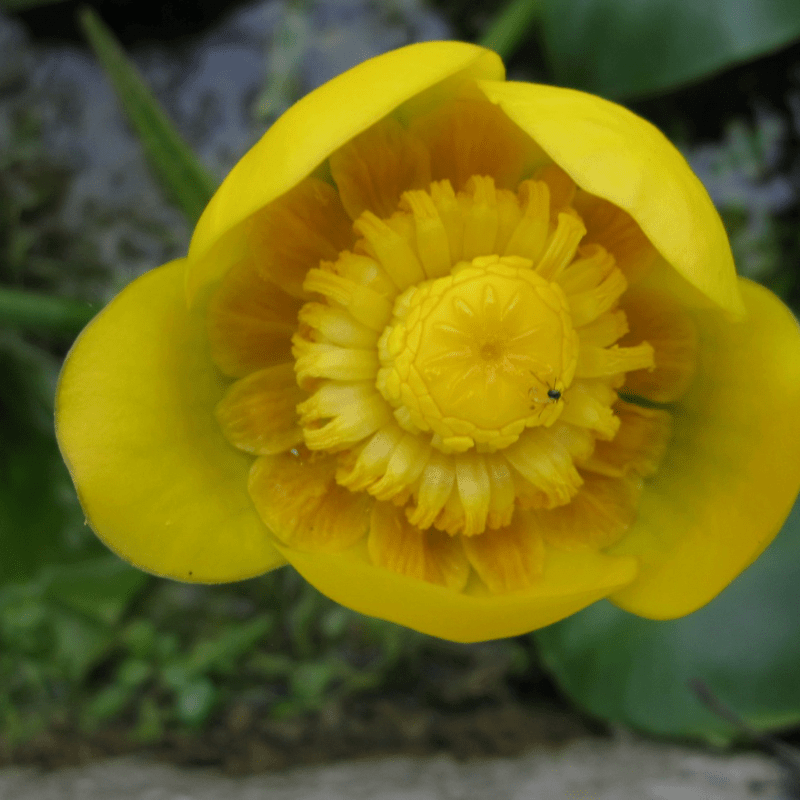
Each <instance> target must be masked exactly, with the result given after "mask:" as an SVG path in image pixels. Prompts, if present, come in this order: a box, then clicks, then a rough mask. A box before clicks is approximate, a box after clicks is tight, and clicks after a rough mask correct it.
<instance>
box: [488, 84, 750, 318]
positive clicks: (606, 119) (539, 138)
mask: <svg viewBox="0 0 800 800" xmlns="http://www.w3.org/2000/svg"><path fill="white" fill-rule="evenodd" d="M478 85H479V86H480V88H481V90H482V91H483V93H484V94H485V95H486V97H488V98H489V100H491V101H492V102H493V103H498V104H499V105H500V108H502V109H503V111H504V112H505V113H506V114H507V115H508V116H509V118H510V119H512V120H513V121H514V122H516V123H517V125H519V126H520V128H522V129H523V130H524V131H525V132H526V133H527V134H528V135H530V136H531V137H532V138H533V139H534V140H535V141H536V142H537V144H539V146H540V147H541V148H542V149H543V150H544V151H545V152H546V153H547V154H548V155H549V156H550V158H552V159H553V161H555V162H556V164H558V165H559V166H560V167H561V168H562V169H563V170H564V171H565V172H566V173H567V174H568V175H569V176H570V177H571V178H572V179H573V180H574V181H575V183H577V184H578V186H580V187H581V188H582V189H584V190H585V191H587V192H590V193H591V194H593V195H596V196H598V197H602V198H603V199H605V200H609V201H610V202H612V203H613V204H614V205H615V206H618V207H619V208H621V209H623V210H624V211H626V212H627V213H628V214H630V215H631V216H632V217H633V219H634V220H636V222H637V223H638V224H639V226H640V227H641V229H642V230H643V231H644V233H645V235H646V236H647V238H648V239H650V241H651V242H652V243H653V245H654V246H655V248H656V249H657V250H658V251H659V252H660V253H661V255H662V256H663V257H664V258H665V259H666V260H667V262H668V263H669V264H671V265H672V266H673V267H674V268H675V269H676V270H677V271H678V273H680V274H681V275H683V277H684V278H686V279H687V280H688V281H689V283H691V284H692V285H693V286H694V287H696V288H697V289H699V290H700V291H701V292H702V293H703V294H704V295H705V296H706V297H708V298H709V299H710V300H712V301H713V302H714V303H716V304H717V305H718V306H720V307H721V308H723V309H725V310H726V311H729V312H731V313H732V314H734V315H736V316H741V315H742V314H743V312H744V307H743V305H742V300H741V297H740V295H739V290H738V288H737V283H736V269H735V267H734V264H733V257H732V255H731V250H730V246H729V244H728V238H727V236H726V234H725V229H724V228H723V226H722V220H721V219H720V218H719V214H717V212H716V210H715V208H714V205H713V203H712V202H711V199H710V198H709V196H708V193H707V192H706V190H705V188H704V187H703V184H702V183H700V180H699V179H698V178H697V176H696V175H695V174H694V173H693V172H692V170H691V169H690V167H689V165H688V164H687V163H686V161H685V159H684V158H683V156H682V155H681V154H680V153H679V152H678V151H677V150H676V149H675V147H674V146H673V145H672V144H671V143H670V142H669V140H668V139H667V138H666V137H665V136H664V135H663V134H662V133H661V132H660V131H659V130H658V129H657V128H655V127H654V126H653V125H651V124H650V123H649V122H647V121H646V120H644V119H642V118H641V117H638V116H636V114H633V113H632V112H630V111H628V110H627V109H626V108H623V107H622V106H619V105H617V104H616V103H611V102H609V101H608V100H603V99H602V98H600V97H595V96H594V95H590V94H585V93H584V92H578V91H575V90H572V89H563V88H560V87H555V86H544V85H541V84H533V83H516V82H507V83H506V82H502V81H494V80H489V81H479V84H478Z"/></svg>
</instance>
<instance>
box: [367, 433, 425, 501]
mask: <svg viewBox="0 0 800 800" xmlns="http://www.w3.org/2000/svg"><path fill="white" fill-rule="evenodd" d="M430 454H431V446H430V444H428V442H426V441H425V440H424V439H423V438H421V437H420V436H414V435H413V434H410V433H406V434H405V435H404V436H403V438H402V439H401V440H400V441H399V442H398V443H397V446H396V447H395V449H394V451H393V452H392V454H391V457H390V458H389V462H388V463H387V465H386V471H385V472H384V474H383V475H382V477H381V478H380V479H379V480H378V481H376V483H375V484H374V485H372V486H371V487H370V488H369V492H370V494H372V495H374V496H375V497H376V498H377V499H378V500H391V499H392V498H393V497H395V495H397V494H399V493H400V492H401V491H403V490H404V489H406V488H407V487H408V486H410V485H411V484H413V483H414V482H415V481H416V480H417V478H419V476H420V474H421V473H422V471H423V469H424V468H425V464H426V463H427V461H428V458H429V457H430Z"/></svg>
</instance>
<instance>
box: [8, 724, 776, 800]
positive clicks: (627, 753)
mask: <svg viewBox="0 0 800 800" xmlns="http://www.w3.org/2000/svg"><path fill="white" fill-rule="evenodd" d="M783 777H784V776H783V775H782V773H781V769H780V767H779V766H778V765H777V764H775V763H774V761H773V760H771V759H770V758H768V757H766V756H762V755H759V754H754V753H744V754H735V755H727V754H723V755H719V754H713V753H708V752H702V751H700V750H697V749H691V748H688V747H680V746H677V745H670V744H663V743H657V742H648V741H642V740H638V739H630V738H628V737H620V738H617V739H615V740H611V741H609V740H606V739H591V738H585V739H580V740H576V741H574V742H572V743H570V744H569V745H567V746H565V747H562V748H557V749H539V750H536V751H533V752H530V753H528V754H527V755H525V756H523V757H520V758H515V759H487V760H478V761H469V762H457V761H455V760H454V759H453V758H452V757H450V756H447V755H440V756H436V757H433V758H408V757H397V758H382V759H375V760H365V761H352V762H344V763H340V764H333V765H322V766H315V767H303V768H297V769H291V770H286V771H281V772H275V773H265V774H261V775H254V776H248V777H240V778H232V777H228V776H225V775H223V774H221V773H219V772H214V771H210V770H205V769H184V768H178V767H174V766H171V765H167V764H159V763H154V762H152V761H147V760H144V759H141V758H138V757H130V758H120V759H112V760H109V761H102V762H95V763H91V764H88V765H86V766H83V767H74V768H70V769H65V770H60V771H56V772H50V773H43V772H40V771H37V770H34V769H30V768H7V769H4V770H0V800H218V799H219V798H226V800H257V799H259V800H260V798H270V800H368V799H369V800H485V799H486V798H493V800H532V799H534V798H535V800H577V798H583V799H584V800H590V799H591V800H750V799H751V798H757V799H758V800H790V798H791V797H792V795H791V794H790V793H789V790H788V788H787V787H786V785H785V784H784V781H783Z"/></svg>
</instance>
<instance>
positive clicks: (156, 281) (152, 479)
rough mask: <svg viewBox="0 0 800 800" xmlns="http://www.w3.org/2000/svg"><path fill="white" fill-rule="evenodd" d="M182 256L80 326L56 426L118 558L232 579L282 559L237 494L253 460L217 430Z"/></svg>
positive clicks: (215, 396)
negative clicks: (186, 292)
mask: <svg viewBox="0 0 800 800" xmlns="http://www.w3.org/2000/svg"><path fill="white" fill-rule="evenodd" d="M184 266H185V262H183V261H176V262H173V263H171V264H168V265H166V266H164V267H161V268H160V269H155V270H153V271H151V272H148V273H147V274H145V275H143V276H142V277H141V278H139V279H138V280H136V281H134V282H133V283H132V284H131V285H130V286H128V287H127V288H126V289H125V290H124V291H123V292H122V293H121V294H119V295H118V296H117V297H116V298H115V299H114V300H113V301H112V302H111V303H110V304H109V305H108V306H107V307H106V308H105V309H104V310H103V311H102V312H101V313H100V314H99V315H98V316H97V317H96V318H95V319H94V321H93V322H92V323H91V324H90V325H89V326H88V327H87V328H86V329H85V330H84V332H83V333H82V334H81V336H80V338H79V339H78V340H77V342H76V343H75V345H74V346H73V348H72V350H71V351H70V354H69V356H68V357H67V361H66V363H65V365H64V369H63V371H62V373H61V379H60V382H59V387H58V395H57V410H56V429H57V434H58V441H59V445H60V447H61V452H62V454H63V456H64V460H65V461H66V462H67V466H68V467H69V469H70V472H71V474H72V478H73V480H74V481H75V485H76V486H77V487H78V495H79V497H80V500H81V504H82V506H83V509H84V512H85V513H86V517H87V520H88V522H89V524H90V525H91V526H92V528H93V529H94V530H95V531H96V532H97V534H98V536H100V538H101V539H102V540H103V541H104V542H105V543H106V544H107V545H108V546H109V547H110V548H111V549H112V550H114V551H115V552H116V553H118V554H119V555H120V556H122V558H124V559H126V560H127V561H130V562H131V563H132V564H134V565H135V566H137V567H139V568H141V569H144V570H147V571H148V572H153V573H156V574H157V575H164V576H168V577H171V578H176V579H178V580H184V581H203V582H209V583H214V582H222V581H237V580H242V579H243V578H249V577H251V576H253V575H259V574H261V573H263V572H267V571H268V570H270V569H272V568H274V567H276V566H279V565H281V564H282V563H284V562H283V558H282V557H281V555H280V554H279V553H278V552H277V551H276V550H275V549H274V548H273V547H272V545H271V544H270V537H269V534H268V532H267V530H266V529H265V528H264V525H263V524H262V522H261V521H260V520H259V518H258V515H257V514H256V512H255V509H254V508H253V504H252V503H251V502H250V498H249V497H248V495H247V474H248V471H249V469H250V463H251V461H252V459H251V458H250V457H248V456H246V455H244V454H243V453H240V452H238V451H237V450H235V449H234V448H233V447H231V445H230V444H229V443H228V442H227V441H226V440H225V439H224V437H223V435H222V431H221V430H220V428H219V425H218V424H217V421H216V420H215V419H214V406H215V404H216V403H217V402H218V401H219V399H220V398H221V397H222V395H223V393H224V391H225V387H226V385H227V383H228V382H227V381H226V380H224V379H223V378H222V376H221V375H220V374H219V372H218V371H217V369H216V367H215V366H214V365H213V363H212V362H211V360H210V358H208V355H207V350H206V344H205V336H206V334H205V324H204V319H203V316H202V313H201V312H198V311H192V312H188V311H187V309H186V302H185V299H184V297H185V296H184V292H183V280H184Z"/></svg>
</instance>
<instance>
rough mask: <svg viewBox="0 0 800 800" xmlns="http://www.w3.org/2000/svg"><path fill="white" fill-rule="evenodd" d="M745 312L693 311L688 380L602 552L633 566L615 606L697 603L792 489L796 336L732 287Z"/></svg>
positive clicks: (782, 509)
mask: <svg viewBox="0 0 800 800" xmlns="http://www.w3.org/2000/svg"><path fill="white" fill-rule="evenodd" d="M741 284H742V285H741V288H742V294H743V296H744V299H745V303H746V306H747V310H748V312H749V316H748V317H747V319H746V320H745V321H744V322H741V323H729V322H726V321H725V319H723V318H722V315H720V314H716V313H713V312H712V313H709V314H706V315H699V314H698V315H697V319H698V321H699V322H700V331H699V333H700V342H701V347H700V352H699V363H698V372H697V379H696V380H695V381H694V383H693V385H692V388H691V389H690V390H689V392H688V394H687V395H686V396H685V397H684V399H683V400H682V401H681V403H680V404H679V405H678V406H677V407H676V411H675V414H674V417H673V419H674V434H673V439H672V441H671V443H670V445H669V447H668V449H667V453H666V455H665V457H664V461H663V462H662V464H661V466H660V468H659V470H658V472H657V473H656V474H655V475H654V476H653V477H652V478H651V481H650V482H649V483H648V484H646V485H645V490H644V492H643V494H642V498H641V501H640V504H639V513H638V518H637V521H636V523H635V524H634V526H633V528H632V529H631V531H630V532H629V533H628V535H627V536H626V537H625V538H624V539H623V540H622V541H621V542H620V543H619V544H618V545H616V546H615V547H614V548H613V549H612V552H614V553H619V554H625V555H635V556H637V557H638V558H640V559H641V562H642V570H641V575H640V577H639V579H638V580H637V581H636V582H635V583H634V584H632V585H631V587H630V588H629V589H626V590H624V591H622V592H620V593H618V594H617V595H615V596H614V598H613V600H614V602H616V603H617V604H618V605H619V606H621V607H622V608H625V609H627V610H629V611H633V612H634V613H636V614H640V615H642V616H646V617H651V618H655V619H669V618H673V617H679V616H682V615H684V614H688V613H689V612H691V611H694V610H695V609H697V608H699V607H700V606H702V605H704V604H705V603H707V602H708V601H709V600H711V599H712V598H713V597H714V596H715V595H717V594H718V593H719V592H720V591H722V589H723V588H724V587H725V586H727V584H728V583H730V582H731V581H732V580H733V579H734V578H735V577H736V576H737V575H738V574H739V573H740V572H741V571H742V570H743V569H744V568H745V567H747V566H748V565H749V564H750V563H751V562H752V561H754V560H755V558H756V557H757V556H758V555H759V554H760V553H761V551H762V550H763V549H764V548H765V547H766V546H767V544H769V542H770V541H771V540H772V539H773V538H774V536H775V535H776V533H777V532H778V530H779V529H780V527H781V525H782V524H783V522H784V520H785V518H786V516H787V514H788V513H789V510H790V508H791V506H792V503H793V502H794V499H795V497H796V496H797V492H798V488H800V413H798V409H800V328H798V324H797V321H796V320H795V319H794V317H793V316H792V315H791V313H790V312H789V310H788V309H787V308H786V306H784V305H783V304H782V303H781V302H780V301H779V300H778V298H776V297H775V296H774V295H772V294H771V293H770V292H769V291H767V290H766V289H764V288H763V287H761V286H758V285H757V284H753V283H750V282H748V281H745V280H742V281H741Z"/></svg>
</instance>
